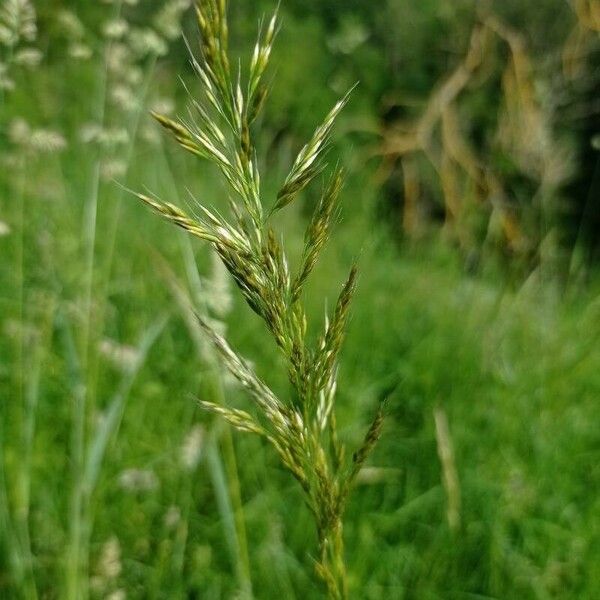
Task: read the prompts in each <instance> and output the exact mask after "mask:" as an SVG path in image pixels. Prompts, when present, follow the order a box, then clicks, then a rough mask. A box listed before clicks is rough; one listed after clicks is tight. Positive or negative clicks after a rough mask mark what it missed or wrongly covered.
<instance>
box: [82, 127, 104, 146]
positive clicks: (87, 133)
mask: <svg viewBox="0 0 600 600" xmlns="http://www.w3.org/2000/svg"><path fill="white" fill-rule="evenodd" d="M101 132H102V126H101V125H100V124H99V123H84V124H83V125H82V126H81V127H80V128H79V139H80V140H81V141H82V142H83V143H84V144H89V143H90V142H95V141H96V140H97V139H98V137H99V136H100V133H101Z"/></svg>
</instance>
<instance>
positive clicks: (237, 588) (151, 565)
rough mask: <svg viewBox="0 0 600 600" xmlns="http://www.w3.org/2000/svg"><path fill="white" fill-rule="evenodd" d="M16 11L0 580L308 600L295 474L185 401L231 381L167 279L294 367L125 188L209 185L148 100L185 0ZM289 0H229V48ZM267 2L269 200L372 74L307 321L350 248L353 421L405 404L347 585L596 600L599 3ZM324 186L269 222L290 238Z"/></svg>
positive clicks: (2, 589) (398, 410) (3, 93)
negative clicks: (273, 18) (153, 115)
mask: <svg viewBox="0 0 600 600" xmlns="http://www.w3.org/2000/svg"><path fill="white" fill-rule="evenodd" d="M34 4H35V7H34ZM0 7H1V8H0V152H1V153H0V161H1V165H2V167H1V169H0V258H1V260H0V331H1V335H0V411H1V412H0V448H1V454H0V458H1V460H0V597H2V598H73V599H75V598H87V597H91V598H112V600H118V599H121V598H126V597H127V598H157V599H158V598H202V599H204V598H215V599H216V598H242V597H248V596H249V595H252V596H253V597H256V598H313V597H314V598H318V597H320V591H319V589H318V588H317V587H315V584H314V578H313V574H312V570H313V563H314V559H313V557H312V556H311V555H310V552H308V551H307V548H309V549H310V548H312V547H313V543H314V539H313V538H314V533H313V531H312V525H311V521H310V516H309V515H308V514H307V513H306V510H305V508H304V507H303V505H302V500H301V495H300V493H299V491H298V490H297V489H296V486H295V483H294V482H293V481H291V480H290V478H289V476H288V475H287V474H286V473H285V472H283V471H282V469H281V468H280V467H279V465H278V462H277V459H276V457H274V456H273V454H272V453H271V452H270V451H269V449H268V448H265V447H264V446H263V444H262V443H261V442H260V441H259V440H257V439H253V438H251V437H249V436H248V437H244V436H238V435H236V436H232V435H231V432H230V431H229V429H228V428H227V427H226V426H224V425H223V424H222V423H220V422H218V421H214V420H213V419H212V418H211V417H209V416H207V415H206V414H204V413H203V412H202V411H200V410H199V409H198V408H197V407H196V404H195V402H194V397H203V398H206V399H211V400H215V401H218V400H219V398H221V397H223V396H224V395H226V396H227V398H228V401H234V402H235V401H237V399H239V400H240V401H243V394H242V393H241V392H240V390H239V389H237V388H236V387H235V385H233V384H232V383H231V382H230V381H228V380H227V378H225V377H224V376H223V374H222V373H221V371H220V369H219V368H218V364H217V363H216V362H215V360H214V356H212V355H211V352H210V349H209V348H207V347H206V345H205V343H204V340H203V339H202V336H201V335H199V333H198V331H197V329H196V328H195V326H194V324H193V322H192V321H191V320H190V319H189V318H188V316H189V315H187V313H186V310H185V307H184V303H182V302H181V298H182V297H184V298H191V299H192V301H193V302H194V303H196V304H197V305H198V306H201V307H203V310H208V311H210V312H211V314H212V316H213V318H214V319H215V320H218V321H220V322H221V325H220V326H221V327H222V328H226V329H227V332H228V336H229V337H230V338H231V340H232V342H233V343H234V345H235V347H236V348H239V349H240V350H241V351H242V353H243V354H244V355H245V356H247V357H249V358H250V359H252V361H253V362H254V363H255V366H256V368H257V370H258V372H259V373H260V374H261V375H263V376H264V377H265V379H266V380H267V381H268V382H269V383H270V384H272V385H273V386H274V388H275V389H277V390H280V391H281V392H282V393H285V391H286V389H287V383H286V378H285V373H284V372H282V370H281V369H278V368H277V367H278V365H279V358H278V357H277V355H276V353H275V351H274V349H273V348H272V347H271V346H270V344H269V342H268V338H267V337H266V336H265V333H264V332H263V331H262V328H261V324H260V323H259V322H258V320H257V319H256V318H255V317H254V316H253V315H252V314H250V312H249V311H248V310H247V307H246V306H244V304H243V302H241V300H240V298H239V297H238V296H237V295H236V294H235V293H234V291H233V290H232V291H231V293H230V291H229V290H228V287H227V280H226V279H225V278H224V276H223V273H222V271H221V269H220V268H219V266H218V265H216V264H215V262H214V260H213V259H212V257H211V256H210V255H209V254H208V252H207V249H206V248H205V247H203V246H201V245H199V244H196V243H192V242H191V241H190V240H188V239H187V238H186V237H185V235H184V234H180V233H179V232H174V231H173V230H172V229H171V228H170V227H169V226H167V225H165V224H163V223H162V222H160V220H158V219H156V218H155V217H154V216H153V215H150V214H148V212H147V211H146V210H145V209H144V208H143V207H141V206H139V205H138V204H137V203H136V201H134V200H133V199H132V197H131V196H130V195H129V194H128V193H126V192H124V191H123V190H122V188H121V187H120V186H119V185H118V183H120V184H123V185H126V186H128V187H131V188H134V189H144V187H146V186H147V188H148V189H150V190H152V191H153V192H156V193H157V194H158V195H159V196H160V197H161V198H163V199H165V200H169V201H172V202H175V203H178V202H179V203H183V204H185V203H189V200H188V197H189V196H188V191H187V190H188V189H189V190H191V191H192V192H193V194H194V195H195V196H196V197H198V198H201V199H202V200H203V201H205V202H208V203H209V204H210V203H214V204H215V205H218V204H219V203H221V202H223V200H224V189H223V187H222V185H221V183H220V182H219V180H218V178H217V177H216V174H215V173H214V171H213V170H212V169H211V168H209V167H207V166H206V165H205V164H203V163H201V162H198V161H195V160H193V159H191V158H189V157H187V156H182V154H181V153H180V152H179V151H178V150H177V148H174V147H173V145H171V144H170V143H169V142H168V141H166V140H164V139H163V138H162V137H161V135H160V132H159V131H158V127H157V126H155V125H154V124H153V123H152V122H151V119H150V118H149V116H148V111H149V109H151V108H153V107H155V108H156V107H160V109H161V110H162V111H165V112H172V113H183V112H184V111H185V102H186V96H185V91H184V89H183V86H182V85H181V83H180V81H179V79H178V78H179V77H181V78H182V79H183V81H184V82H185V83H186V84H187V85H189V87H190V90H191V91H192V93H195V92H197V90H198V89H199V88H198V83H197V82H196V81H195V80H194V78H193V76H192V72H191V69H190V66H189V64H188V60H187V50H186V48H185V44H184V42H183V40H182V37H181V31H182V30H183V31H184V33H185V35H186V37H187V38H188V39H189V40H190V43H191V45H192V47H193V48H196V45H195V40H196V30H195V26H194V18H193V13H192V11H191V10H190V9H189V2H187V1H186V0H166V1H158V0H146V1H140V2H137V1H133V0H127V1H125V0H124V1H123V2H119V1H103V2H98V3H89V2H87V1H84V0H45V1H44V2H41V1H39V2H35V3H30V2H26V1H16V0H1V2H0ZM273 8H274V6H273V4H272V3H271V2H266V0H265V1H263V0H261V1H260V2H248V1H247V0H237V1H232V2H231V6H230V17H231V24H232V32H231V40H232V44H233V45H234V52H235V53H239V54H240V55H241V56H246V55H247V53H248V52H249V49H250V48H252V46H253V43H254V36H255V32H256V26H257V22H258V19H259V18H260V16H261V15H262V14H264V13H266V12H270V11H272V10H273ZM281 15H282V23H283V26H282V30H281V32H280V35H279V37H278V41H277V44H276V50H275V55H274V57H273V58H274V67H273V68H272V70H271V75H272V79H273V86H272V91H271V94H270V97H269V104H268V108H267V110H266V112H265V115H264V117H262V122H261V123H260V124H259V128H258V130H259V136H260V142H261V144H260V148H261V157H260V159H261V162H262V164H263V169H264V173H265V174H266V181H265V193H266V194H267V195H271V196H273V195H274V194H275V193H276V190H277V185H278V184H280V183H281V181H282V180H283V178H284V177H285V174H286V167H289V164H290V163H291V161H292V160H293V156H294V154H295V152H297V150H298V148H299V147H300V146H301V145H302V143H303V142H304V140H305V139H306V138H307V137H308V136H309V135H310V134H311V133H312V130H313V129H314V126H315V125H316V123H317V122H318V121H319V119H320V118H321V117H322V116H323V115H325V114H326V112H327V111H328V110H329V108H330V107H331V105H332V104H333V102H335V100H336V99H337V98H338V97H339V96H340V95H341V94H342V93H343V92H344V91H346V89H347V88H348V87H350V86H351V85H352V84H353V83H354V82H355V81H357V80H358V81H359V82H360V85H359V87H358V88H357V90H356V91H355V92H354V94H353V97H352V101H351V103H350V105H349V106H348V108H347V109H346V110H345V112H344V114H343V116H342V118H341V121H340V124H339V125H338V127H337V142H336V145H335V149H334V153H335V155H336V156H337V157H338V159H339V161H340V162H341V163H342V164H344V165H345V166H346V168H347V170H348V174H349V181H348V183H347V185H346V189H345V196H344V206H343V212H342V215H341V218H340V220H339V223H338V226H337V229H336V232H335V235H334V239H333V241H332V243H331V244H330V247H329V248H328V249H327V251H326V256H325V257H324V259H323V260H322V262H321V264H320V265H319V266H318V268H317V271H316V274H315V278H314V281H313V282H312V284H311V287H310V288H309V305H310V306H311V316H312V317H313V319H314V320H316V322H319V320H320V319H321V318H322V317H321V315H322V312H323V298H329V299H330V303H331V302H332V301H333V299H334V298H335V293H336V291H337V289H338V287H339V282H341V281H342V280H343V278H344V274H345V273H346V271H347V269H348V267H349V265H350V264H351V263H352V261H353V260H354V259H355V258H358V260H359V265H360V269H361V278H360V283H359V292H358V295H357V298H356V302H355V305H354V310H353V319H352V322H351V326H350V332H349V335H348V339H347V342H346V344H345V349H344V352H343V357H342V364H341V365H340V368H341V375H340V390H339V393H340V396H339V411H340V414H339V419H340V424H341V427H342V430H343V434H344V438H346V439H348V440H352V441H356V440H358V439H359V438H360V437H361V435H362V434H363V432H364V428H365V426H366V424H367V423H368V422H369V419H370V418H371V416H372V414H373V411H374V407H375V406H376V405H377V403H378V402H379V401H380V400H381V399H382V398H384V397H385V396H387V395H389V417H388V419H387V422H386V426H385V430H384V435H383V437H382V440H381V442H380V443H379V445H378V447H377V449H376V451H375V454H374V456H373V458H372V459H371V460H370V462H369V465H368V467H367V468H365V469H364V470H363V472H362V473H361V475H360V482H359V485H358V487H357V490H356V492H355V494H354V497H353V500H352V502H351V504H350V507H349V514H348V517H347V526H346V530H345V536H346V545H347V559H348V565H349V571H350V587H351V592H352V597H356V598H369V599H376V598H398V599H403V598H417V599H429V598H444V599H446V598H465V599H467V598H473V599H474V598H514V599H527V598H535V599H550V598H560V599H563V598H565V599H568V598H573V599H575V598H577V599H579V598H589V599H593V598H597V597H598V596H599V595H600V570H599V567H598V565H599V564H600V543H599V540H600V518H599V517H598V515H599V514H600V501H599V500H598V490H599V489H600V488H599V485H600V472H599V467H598V464H599V459H600V434H599V428H598V414H599V402H598V397H599V394H600V369H599V368H598V366H599V365H600V346H599V345H598V340H599V338H600V304H599V301H598V298H599V297H600V296H599V293H600V285H599V283H600V281H599V279H598V275H597V260H598V250H599V249H600V243H599V242H600V236H599V235H598V231H599V229H598V225H599V224H600V210H599V200H600V181H599V171H598V148H599V146H600V140H599V137H598V136H599V135H600V124H599V116H598V115H599V110H600V106H599V105H598V99H599V94H598V91H599V89H600V87H599V86H600V75H599V68H600V59H599V57H600V53H599V34H598V31H599V30H600V5H599V3H598V1H597V0H573V1H571V2H567V1H561V0H543V1H539V2H523V0H519V1H516V0H507V1H505V2H502V3H499V2H489V3H485V2H476V1H474V0H455V1H454V2H452V3H449V2H444V1H443V0H420V1H419V2H417V1H405V0H384V1H382V2H380V3H377V4H375V3H371V2H366V1H364V0H352V1H350V0H347V1H345V2H339V1H337V0H310V1H309V0H302V1H300V0H284V1H283V2H282V3H281ZM117 182H118V183H117ZM317 193H318V190H314V191H313V192H309V193H307V194H305V197H304V198H302V200H301V202H298V203H295V204H293V205H291V206H290V207H288V208H287V209H286V210H285V211H284V213H283V214H282V216H281V217H279V222H278V225H279V227H280V228H281V230H282V231H284V232H285V235H286V238H287V239H288V240H289V243H290V248H291V252H292V256H293V255H294V250H296V254H297V253H298V252H299V251H300V249H301V241H302V238H301V236H302V232H303V230H304V226H305V221H306V212H307V211H306V207H309V206H311V205H312V204H313V203H314V202H315V201H316V199H317Z"/></svg>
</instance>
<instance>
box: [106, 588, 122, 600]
mask: <svg viewBox="0 0 600 600" xmlns="http://www.w3.org/2000/svg"><path fill="white" fill-rule="evenodd" d="M126 598H127V593H126V592H125V590H122V589H118V590H115V591H114V592H111V593H110V594H109V595H108V596H106V600H125V599H126Z"/></svg>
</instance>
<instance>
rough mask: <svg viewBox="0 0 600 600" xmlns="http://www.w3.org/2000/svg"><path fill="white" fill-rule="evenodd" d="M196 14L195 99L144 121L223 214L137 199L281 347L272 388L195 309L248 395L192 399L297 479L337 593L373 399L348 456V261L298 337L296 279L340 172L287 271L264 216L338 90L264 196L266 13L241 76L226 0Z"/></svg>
mask: <svg viewBox="0 0 600 600" xmlns="http://www.w3.org/2000/svg"><path fill="white" fill-rule="evenodd" d="M196 14H197V18H198V24H199V27H200V33H201V44H200V49H201V57H200V60H196V59H195V58H193V57H192V63H193V66H194V69H195V71H196V72H197V74H198V76H199V77H200V80H201V82H202V87H203V92H204V96H203V98H202V100H193V101H192V106H191V107H190V108H191V110H190V111H189V114H190V117H189V118H188V119H180V120H177V121H175V120H172V119H170V118H168V117H165V116H163V115H160V114H155V113H154V114H153V116H154V117H155V118H156V120H157V121H158V122H159V123H160V124H161V125H162V126H163V127H164V128H165V129H166V130H167V131H169V132H170V133H171V134H172V135H173V137H174V138H175V139H176V140H177V142H179V144H180V145H181V146H182V147H183V148H184V149H186V150H187V151H188V152H191V153H192V154H194V155H196V156H198V157H200V158H202V159H207V160H209V161H211V162H213V163H214V164H216V166H217V167H218V168H219V170H220V171H221V173H222V174H223V176H224V177H225V179H226V180H227V182H228V184H229V186H230V187H231V189H232V191H233V192H234V198H235V199H233V200H230V201H229V209H230V213H231V215H230V217H229V218H225V217H224V216H223V214H221V212H219V211H217V210H215V209H213V210H210V209H208V208H206V207H204V206H200V205H199V206H198V209H199V212H201V216H200V217H192V216H189V215H188V214H186V213H185V212H183V211H182V210H181V209H180V208H178V207H177V206H174V205H173V204H169V203H165V202H161V201H159V200H157V199H155V198H153V197H149V196H148V195H143V194H139V197H140V199H142V200H143V201H144V202H145V203H147V204H148V205H149V206H151V207H152V208H153V209H154V210H155V211H156V212H158V213H159V214H161V215H162V216H163V217H165V218H166V219H168V220H169V221H171V222H172V223H174V224H176V225H178V226H179V227H182V228H183V229H185V230H186V231H188V232H189V233H191V234H192V235H194V236H197V237H199V238H201V239H203V240H206V241H208V242H209V243H210V244H211V245H212V246H213V248H214V250H215V251H216V253H217V254H218V256H219V257H220V258H221V260H222V261H223V263H224V264H225V266H226V267H227V270H228V271H229V273H230V274H231V276H232V277H233V279H234V280H235V283H236V284H237V286H238V287H239V289H240V291H241V293H242V294H243V296H244V298H245V299H246V301H247V303H248V304H249V306H250V307H251V308H252V310H253V311H254V312H255V313H256V314H258V315H259V316H260V317H261V318H262V319H263V320H264V322H265V324H266V326H267V328H268V330H269V332H270V334H271V335H272V336H273V337H274V339H275V342H276V344H277V346H278V348H279V350H280V351H281V352H282V353H283V356H284V359H285V362H286V365H287V370H288V376H289V380H290V382H291V384H292V389H293V393H292V394H291V397H290V398H286V399H282V398H278V397H277V395H276V394H275V393H274V392H273V391H272V390H271V389H270V388H269V387H268V386H267V385H266V384H265V383H264V382H263V381H262V380H261V379H260V378H259V377H258V376H257V375H256V373H255V372H254V371H253V370H252V369H251V367H250V366H249V364H248V363H247V362H246V361H245V360H244V359H242V358H240V357H239V356H238V355H237V354H236V352H235V351H234V350H233V349H232V348H231V347H230V346H229V344H228V343H227V341H226V340H225V339H224V338H223V337H222V336H221V335H219V334H218V333H217V332H216V331H214V329H213V328H212V327H211V326H210V324H209V323H207V322H206V320H205V319H203V318H202V317H201V316H200V315H198V319H199V321H200V324H201V326H202V328H203V329H204V331H205V332H206V334H207V336H208V337H209V338H210V339H211V340H212V342H213V343H214V345H215V347H216V349H217V351H218V353H219V354H220V356H221V359H222V361H223V363H224V366H225V367H226V368H227V369H228V370H229V371H230V372H231V374H232V375H233V376H235V377H236V378H237V379H238V380H239V381H240V383H241V384H242V385H243V387H244V388H245V389H246V391H247V392H248V393H249V394H250V396H251V397H252V399H253V401H254V409H255V410H253V411H252V412H248V411H245V410H239V409H234V408H230V407H228V406H222V405H217V404H215V403H211V402H206V401H201V404H202V406H203V407H204V408H205V409H207V410H209V411H212V412H213V413H216V414H218V415H220V416H221V417H223V418H224V419H225V420H226V421H228V422H229V423H230V424H231V425H233V426H234V427H235V428H237V429H239V430H240V431H246V432H250V433H255V434H257V435H259V436H262V437H263V438H264V439H266V440H267V441H268V442H269V443H270V444H271V445H272V446H273V448H274V449H275V451H276V452H277V453H278V455H279V457H280V459H281V461H282V462H283V464H284V465H285V467H287V469H289V471H291V473H292V475H293V476H294V477H295V478H296V479H297V480H298V482H299V483H300V485H301V486H302V489H303V491H304V497H305V500H306V504H307V505H308V507H309V509H310V511H311V512H312V514H313V516H314V520H315V523H316V529H317V537H318V547H319V550H318V558H317V561H316V572H317V574H318V576H319V577H320V578H321V579H322V580H323V582H324V584H325V586H326V589H327V592H328V595H329V597H330V598H345V597H347V585H346V571H345V565H344V551H343V538H342V518H343V514H344V508H345V506H346V503H347V499H348V494H349V491H350V488H351V485H352V482H353V480H354V478H355V477H356V475H357V473H358V472H359V470H360V468H361V465H362V464H363V463H364V461H365V459H366V457H367V455H368V454H369V452H370V451H371V449H372V448H373V446H374V444H375V442H376V441H377V439H378V437H379V435H380V432H381V427H382V421H383V412H382V410H381V409H380V410H379V412H378V414H377V415H376V417H375V419H374V421H373V423H372V425H371V427H370V429H369V430H368V432H367V434H366V436H365V438H364V441H363V443H362V445H361V446H360V448H358V449H357V450H356V452H354V454H353V455H352V456H351V457H348V456H347V453H346V452H345V449H344V446H343V445H342V444H341V443H340V442H339V441H338V436H337V432H336V420H335V413H334V401H335V392H336V377H337V363H338V355H339V352H340V347H341V345H342V340H343V337H344V330H345V327H346V322H347V320H348V313H349V307H350V301H351V298H352V295H353V292H354V289H355V284H356V268H354V267H353V268H352V270H351V271H350V275H349V277H348V279H347V280H346V282H345V283H344V284H343V286H342V290H341V293H340V295H339V298H338V300H337V303H336V306H335V309H334V310H333V314H332V315H331V316H330V317H329V318H327V319H326V321H325V327H324V331H323V332H322V334H321V335H320V336H319V338H318V340H317V343H316V344H315V346H314V347H311V345H310V344H309V343H308V341H307V336H306V330H307V318H306V313H305V309H304V304H303V289H304V286H305V283H306V281H307V279H308V277H309V275H310V274H311V272H312V270H313V268H314V266H315V263H316V261H317V258H318V256H319V254H320V252H321V250H322V249H323V246H324V245H325V243H326V241H327V239H328V237H329V233H330V229H331V221H332V217H333V216H334V215H335V213H336V209H337V206H338V197H339V192H340V188H341V186H342V173H341V171H340V170H339V169H336V170H335V171H334V172H333V174H332V175H331V177H330V178H329V181H328V183H327V185H326V186H325V188H324V191H323V194H322V196H321V199H320V201H319V203H318V205H317V206H316V208H315V210H314V214H313V215H312V219H311V220H310V223H309V225H308V228H307V230H306V234H305V239H304V250H303V253H302V257H301V260H300V265H299V268H298V269H297V271H296V272H293V271H292V269H290V266H289V264H288V260H287V258H286V253H285V250H284V248H283V247H282V244H281V241H280V240H281V238H280V236H279V235H278V234H276V233H275V231H274V229H273V227H272V225H271V217H272V215H273V214H274V213H275V212H277V211H279V210H281V209H283V208H284V207H285V206H287V205H288V204H290V203H291V202H292V201H293V200H294V199H296V197H297V196H298V195H299V194H300V192H301V191H302V190H303V189H305V188H306V187H307V186H308V185H309V183H310V182H311V181H312V180H313V179H314V178H315V177H316V176H317V175H319V174H320V173H321V172H322V171H323V169H324V168H325V166H326V164H325V162H324V160H323V155H324V153H325V152H326V150H327V146H328V144H329V139H330V134H331V130H332V127H333V124H334V121H335V119H336V117H337V116H338V114H339V112H340V111H341V110H342V108H343V107H344V105H345V104H346V102H347V100H348V95H346V96H345V97H344V98H343V99H341V100H340V101H339V102H337V103H336V104H335V106H334V107H333V108H332V110H331V112H330V113H329V114H328V115H327V116H326V117H325V120H324V122H323V123H322V124H321V125H320V126H319V127H317V129H316V130H315V132H314V134H313V136H312V138H311V139H310V141H309V142H308V143H307V144H306V145H305V146H304V147H303V148H302V149H301V150H300V152H299V153H298V156H297V158H296V160H295V162H294V164H293V165H292V168H291V170H290V172H289V175H288V176H287V178H286V179H285V181H284V183H283V185H282V187H281V189H280V191H279V193H278V194H277V197H276V199H275V200H274V201H273V202H271V203H270V205H269V203H267V202H266V201H265V199H264V197H263V194H262V192H261V185H260V175H259V168H258V162H257V158H256V151H255V148H254V144H253V136H252V123H253V122H254V121H255V119H256V117H257V115H258V113H259V111H260V110H261V108H262V105H263V101H264V99H265V96H266V88H265V85H264V83H263V75H264V73H265V69H266V67H267V63H268V61H269V56H270V54H271V50H272V45H273V41H274V38H275V34H276V29H277V15H276V14H275V15H274V16H273V18H272V19H271V20H270V21H269V22H268V24H266V26H265V27H264V28H262V30H261V32H260V33H259V37H258V41H257V44H256V47H255V49H254V53H253V55H252V59H251V62H250V68H249V73H248V77H247V81H245V82H244V83H242V77H241V75H240V73H239V72H237V70H236V72H235V73H234V72H233V69H232V67H231V65H230V61H229V58H228V49H227V45H228V44H227V38H228V27H227V16H226V0H201V2H200V3H199V5H198V7H197V9H196Z"/></svg>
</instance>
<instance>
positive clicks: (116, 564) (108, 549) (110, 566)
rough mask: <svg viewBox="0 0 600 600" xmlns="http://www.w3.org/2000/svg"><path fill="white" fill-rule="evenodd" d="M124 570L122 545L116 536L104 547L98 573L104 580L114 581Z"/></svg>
mask: <svg viewBox="0 0 600 600" xmlns="http://www.w3.org/2000/svg"><path fill="white" fill-rule="evenodd" d="M122 570H123V566H122V564H121V544H120V543H119V539H118V538H117V537H116V536H112V537H111V538H110V539H109V540H107V541H106V542H105V543H104V544H103V546H102V551H101V552H100V559H99V560H98V567H97V572H98V575H99V576H100V577H102V578H103V579H105V580H109V581H112V580H114V579H116V578H117V577H118V576H119V575H120V574H121V571H122Z"/></svg>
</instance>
